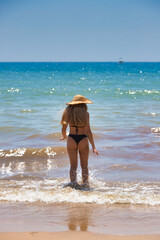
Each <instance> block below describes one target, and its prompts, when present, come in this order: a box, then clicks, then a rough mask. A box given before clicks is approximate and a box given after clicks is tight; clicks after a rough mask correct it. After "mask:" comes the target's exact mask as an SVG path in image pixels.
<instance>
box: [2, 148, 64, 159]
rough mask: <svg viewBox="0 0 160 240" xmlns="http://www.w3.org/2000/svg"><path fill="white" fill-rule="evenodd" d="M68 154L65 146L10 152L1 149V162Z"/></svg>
mask: <svg viewBox="0 0 160 240" xmlns="http://www.w3.org/2000/svg"><path fill="white" fill-rule="evenodd" d="M64 154H66V148H65V147H63V146H57V147H43V148H17V149H10V150H3V149H0V160H3V159H9V160H12V159H13V160H14V159H21V160H22V159H23V160H24V159H30V160H32V159H35V158H39V159H40V158H44V159H48V158H53V157H54V156H55V155H64Z"/></svg>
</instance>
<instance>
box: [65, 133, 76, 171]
mask: <svg viewBox="0 0 160 240" xmlns="http://www.w3.org/2000/svg"><path fill="white" fill-rule="evenodd" d="M67 151H68V155H69V159H70V164H71V167H74V168H77V165H78V147H77V143H76V142H75V141H74V139H72V138H71V137H68V139H67Z"/></svg>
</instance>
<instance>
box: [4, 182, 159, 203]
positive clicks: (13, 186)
mask: <svg viewBox="0 0 160 240" xmlns="http://www.w3.org/2000/svg"><path fill="white" fill-rule="evenodd" d="M67 180H68V179H44V180H39V181H37V180H28V179H27V180H22V181H16V180H10V181H7V180H5V181H4V180H1V183H0V201H9V202H38V201H40V202H45V203H62V202H66V203H96V204H111V205H112V204H133V205H149V206H157V205H160V182H139V183H138V182H136V183H135V182H123V183H122V182H103V181H100V180H99V181H98V180H95V179H94V178H91V179H90V184H91V188H89V189H83V190H75V189H73V188H70V187H66V188H64V187H63V184H64V183H65V182H66V181H67ZM6 186H7V187H6Z"/></svg>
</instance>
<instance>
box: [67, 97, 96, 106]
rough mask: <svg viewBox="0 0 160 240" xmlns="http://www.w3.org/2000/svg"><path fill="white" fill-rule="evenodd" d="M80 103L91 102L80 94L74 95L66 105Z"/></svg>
mask: <svg viewBox="0 0 160 240" xmlns="http://www.w3.org/2000/svg"><path fill="white" fill-rule="evenodd" d="M81 103H86V104H87V103H93V102H92V101H90V100H89V99H87V98H85V97H83V96H82V95H76V96H74V98H73V100H72V101H70V102H69V103H66V105H75V104H81Z"/></svg>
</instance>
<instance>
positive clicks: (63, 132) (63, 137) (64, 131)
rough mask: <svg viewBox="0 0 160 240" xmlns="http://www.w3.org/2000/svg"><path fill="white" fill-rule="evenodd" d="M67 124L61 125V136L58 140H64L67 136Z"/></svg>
mask: <svg viewBox="0 0 160 240" xmlns="http://www.w3.org/2000/svg"><path fill="white" fill-rule="evenodd" d="M67 126H68V124H63V125H62V137H61V138H60V140H64V139H66V138H67V135H66V130H67Z"/></svg>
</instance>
